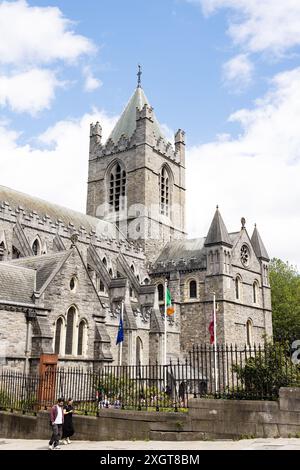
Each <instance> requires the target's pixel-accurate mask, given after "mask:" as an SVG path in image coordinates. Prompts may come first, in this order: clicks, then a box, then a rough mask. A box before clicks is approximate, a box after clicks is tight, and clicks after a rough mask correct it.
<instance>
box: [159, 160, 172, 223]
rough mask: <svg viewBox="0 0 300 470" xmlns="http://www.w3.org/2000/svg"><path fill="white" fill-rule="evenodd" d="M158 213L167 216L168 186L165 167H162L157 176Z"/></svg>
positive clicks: (168, 202) (167, 175)
mask: <svg viewBox="0 0 300 470" xmlns="http://www.w3.org/2000/svg"><path fill="white" fill-rule="evenodd" d="M159 194H160V213H161V214H162V215H166V216H168V215H169V204H170V185H169V174H168V172H167V169H166V167H165V166H163V167H162V169H161V172H160V175H159Z"/></svg>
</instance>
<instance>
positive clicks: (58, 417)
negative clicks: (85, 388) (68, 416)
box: [49, 398, 64, 450]
mask: <svg viewBox="0 0 300 470" xmlns="http://www.w3.org/2000/svg"><path fill="white" fill-rule="evenodd" d="M63 406H64V399H63V398H59V399H58V400H57V403H56V405H54V406H52V408H51V412H50V425H51V427H52V436H51V439H50V441H49V449H50V450H55V449H60V447H59V440H60V439H61V435H62V428H63V423H64V413H63Z"/></svg>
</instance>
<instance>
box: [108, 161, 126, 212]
mask: <svg viewBox="0 0 300 470" xmlns="http://www.w3.org/2000/svg"><path fill="white" fill-rule="evenodd" d="M105 191H106V195H107V203H108V209H109V212H119V211H120V210H124V209H125V204H126V197H127V171H126V167H125V165H124V162H122V161H121V160H120V159H118V158H115V159H114V160H113V161H112V162H111V163H110V164H109V165H108V167H107V169H106V172H105Z"/></svg>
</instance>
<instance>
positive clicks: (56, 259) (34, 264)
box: [9, 250, 71, 292]
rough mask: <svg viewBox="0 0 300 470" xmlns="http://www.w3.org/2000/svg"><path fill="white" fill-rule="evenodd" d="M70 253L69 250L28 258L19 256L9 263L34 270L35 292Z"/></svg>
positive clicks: (38, 290)
mask: <svg viewBox="0 0 300 470" xmlns="http://www.w3.org/2000/svg"><path fill="white" fill-rule="evenodd" d="M70 255H71V250H68V251H60V252H59V253H53V254H49V255H42V256H33V257H30V258H19V259H17V260H13V261H11V262H10V263H9V265H14V266H22V267H26V268H29V269H32V270H34V271H36V289H35V291H36V292H40V290H41V288H42V287H43V285H44V284H45V282H46V281H47V279H49V277H50V276H51V274H52V273H53V272H54V271H56V270H58V269H59V268H60V266H62V265H63V264H64V262H65V261H66V260H67V258H68V257H69V256H70Z"/></svg>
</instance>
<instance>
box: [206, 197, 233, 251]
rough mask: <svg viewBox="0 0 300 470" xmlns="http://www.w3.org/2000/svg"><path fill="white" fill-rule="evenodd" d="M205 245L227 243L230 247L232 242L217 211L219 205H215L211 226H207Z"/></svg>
mask: <svg viewBox="0 0 300 470" xmlns="http://www.w3.org/2000/svg"><path fill="white" fill-rule="evenodd" d="M204 245H205V246H212V245H227V246H230V247H232V243H231V240H230V237H229V234H228V231H227V228H226V226H225V224H224V221H223V219H222V216H221V214H220V211H219V207H218V206H217V209H216V212H215V215H214V218H213V220H212V223H211V226H210V228H209V231H208V234H207V237H206V240H205V244H204Z"/></svg>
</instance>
